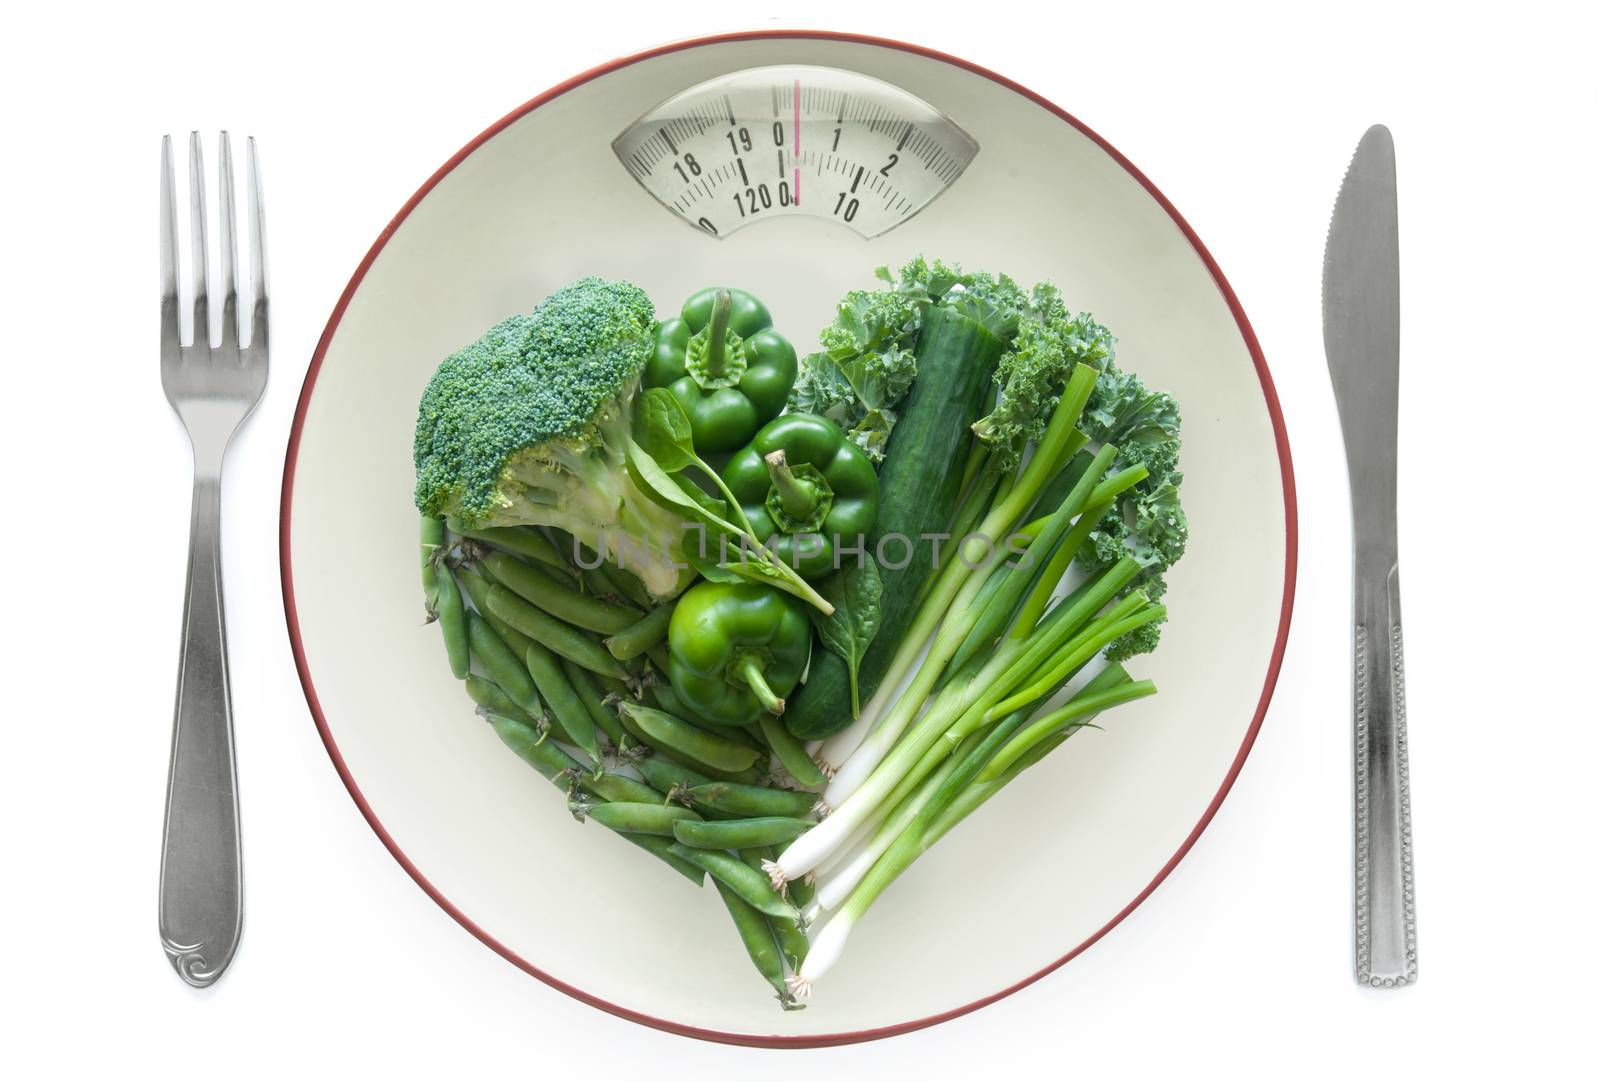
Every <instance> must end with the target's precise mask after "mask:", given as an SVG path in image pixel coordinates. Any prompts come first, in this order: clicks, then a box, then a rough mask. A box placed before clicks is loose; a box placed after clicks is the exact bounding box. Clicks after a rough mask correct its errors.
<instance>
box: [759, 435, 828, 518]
mask: <svg viewBox="0 0 1600 1092" xmlns="http://www.w3.org/2000/svg"><path fill="white" fill-rule="evenodd" d="M766 463H767V476H768V477H770V478H771V479H772V487H773V488H774V489H776V490H777V491H778V503H779V504H781V505H783V510H784V512H785V513H786V514H787V515H788V516H789V518H790V519H794V520H803V519H809V518H810V516H811V514H812V513H813V512H815V511H816V510H817V501H818V500H819V499H820V498H819V497H818V494H817V487H816V486H815V485H813V484H811V483H810V482H808V481H806V480H805V479H803V478H797V477H795V474H794V471H793V470H791V469H789V459H788V457H787V456H785V455H784V453H783V448H781V447H780V448H779V449H778V450H777V451H774V452H771V453H769V454H768V455H767V456H766Z"/></svg>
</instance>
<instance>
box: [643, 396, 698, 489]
mask: <svg viewBox="0 0 1600 1092" xmlns="http://www.w3.org/2000/svg"><path fill="white" fill-rule="evenodd" d="M633 434H634V439H635V440H637V441H638V443H639V446H640V447H642V448H644V450H645V451H647V452H649V454H650V457H651V458H652V459H654V460H655V461H656V465H658V466H660V467H661V469H662V470H665V471H667V472H668V473H669V474H670V473H676V472H677V471H679V470H682V469H683V468H684V467H686V466H691V465H694V464H698V463H699V461H700V460H699V459H698V458H697V457H696V456H695V453H694V432H693V431H692V430H691V429H690V427H689V418H688V415H687V414H685V413H684V412H683V407H682V406H680V405H678V400H677V399H676V398H674V397H673V396H672V394H671V392H669V391H667V390H666V389H664V388H662V387H651V388H649V389H648V390H644V391H641V392H640V393H639V405H638V412H637V416H635V418H634V425H633Z"/></svg>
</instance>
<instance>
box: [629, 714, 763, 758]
mask: <svg viewBox="0 0 1600 1092" xmlns="http://www.w3.org/2000/svg"><path fill="white" fill-rule="evenodd" d="M620 712H621V713H622V716H623V719H625V720H626V721H627V722H628V723H629V724H630V725H632V726H633V728H634V730H635V731H636V732H638V734H639V735H641V736H643V737H644V738H645V740H646V741H647V742H650V743H654V744H658V745H660V746H663V747H665V748H667V749H669V750H671V751H676V752H678V753H679V754H682V755H686V756H688V757H689V758H691V759H693V760H694V761H695V762H698V763H699V764H700V765H702V766H706V767H708V768H710V769H712V770H716V771H719V772H722V773H729V774H736V773H739V772H740V771H743V770H748V769H750V768H751V767H752V766H754V765H755V762H756V759H758V758H760V757H761V755H760V754H759V753H758V752H757V751H756V750H755V749H754V748H753V747H747V746H745V745H744V744H742V743H736V742H734V741H733V740H728V739H723V738H722V737H721V736H714V735H712V734H711V733H710V732H707V731H705V730H704V729H701V728H696V727H695V726H694V725H692V724H689V723H687V722H686V721H681V720H679V719H678V718H677V717H675V716H673V715H672V714H670V713H663V712H662V711H661V710H659V709H652V708H650V707H649V706H648V705H639V704H636V703H634V702H623V703H622V705H621V706H620Z"/></svg>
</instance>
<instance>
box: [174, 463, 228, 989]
mask: <svg viewBox="0 0 1600 1092" xmlns="http://www.w3.org/2000/svg"><path fill="white" fill-rule="evenodd" d="M221 516H222V488H221V476H220V474H212V473H203V472H202V473H198V474H197V475H196V477H195V483H194V499H193V502H192V507H191V509H190V515H189V577H188V586H187V589H186V591H185V594H184V601H183V643H182V645H181V646H180V648H179V652H178V697H177V711H176V712H175V714H174V716H173V723H172V761H171V765H170V767H169V769H168V773H167V814H166V828H165V833H164V834H163V837H162V845H161V895H160V902H161V906H160V930H161V946H162V947H163V948H164V949H165V950H166V953H167V958H168V959H170V960H171V961H172V966H173V968H174V969H175V970H176V971H177V972H178V977H179V978H181V979H183V980H184V981H185V982H187V983H188V984H189V985H191V986H195V987H205V986H209V985H211V984H212V983H213V982H215V981H216V980H217V979H218V978H219V977H220V976H221V974H222V972H223V970H225V969H226V968H227V966H228V963H229V961H231V960H232V959H233V953H234V950H235V949H236V948H237V947H238V943H239V930H240V926H241V925H242V922H243V884H242V875H243V873H242V869H241V862H240V853H239V805H238V795H237V794H238V785H237V781H236V778H235V774H234V762H233V708H232V702H231V700H230V698H229V693H228V640H227V630H226V627H225V624H224V621H223V612H222V534H221V522H222V521H221Z"/></svg>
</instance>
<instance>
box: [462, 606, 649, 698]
mask: <svg viewBox="0 0 1600 1092" xmlns="http://www.w3.org/2000/svg"><path fill="white" fill-rule="evenodd" d="M486 596H487V599H488V602H487V603H485V604H484V605H485V606H486V607H487V608H488V612H489V613H490V614H493V615H495V616H496V617H498V618H500V619H501V620H503V621H504V622H505V623H506V624H507V625H509V626H511V627H512V628H514V629H516V630H518V631H519V632H521V633H525V634H527V635H528V636H529V637H531V638H533V639H534V640H535V641H538V642H539V643H540V644H541V645H543V646H544V647H545V648H548V649H549V650H550V651H551V652H554V653H555V654H556V655H558V656H562V657H564V658H566V659H568V660H571V661H572V662H573V663H577V664H582V665H583V666H584V667H586V668H588V669H589V670H591V671H598V672H599V673H600V674H602V675H609V676H611V677H612V678H614V679H620V678H622V677H623V675H624V674H626V672H624V671H623V669H622V665H621V664H619V663H618V662H617V660H616V657H614V656H612V655H611V654H610V653H609V652H607V651H606V650H605V648H604V647H602V646H601V644H600V642H599V641H596V640H595V639H594V638H593V637H591V636H589V635H588V634H587V633H585V632H584V631H583V630H581V629H578V628H577V627H576V626H570V625H568V624H567V623H565V622H563V621H561V620H560V619H559V618H555V617H552V616H551V615H549V614H546V613H545V612H544V611H542V610H540V609H539V608H538V607H536V606H534V605H533V604H532V603H530V602H528V601H527V600H526V599H524V598H522V596H520V595H518V594H517V593H516V592H514V591H512V590H511V589H510V588H507V587H503V586H500V585H491V586H490V587H489V588H488V589H487V591H486Z"/></svg>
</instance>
